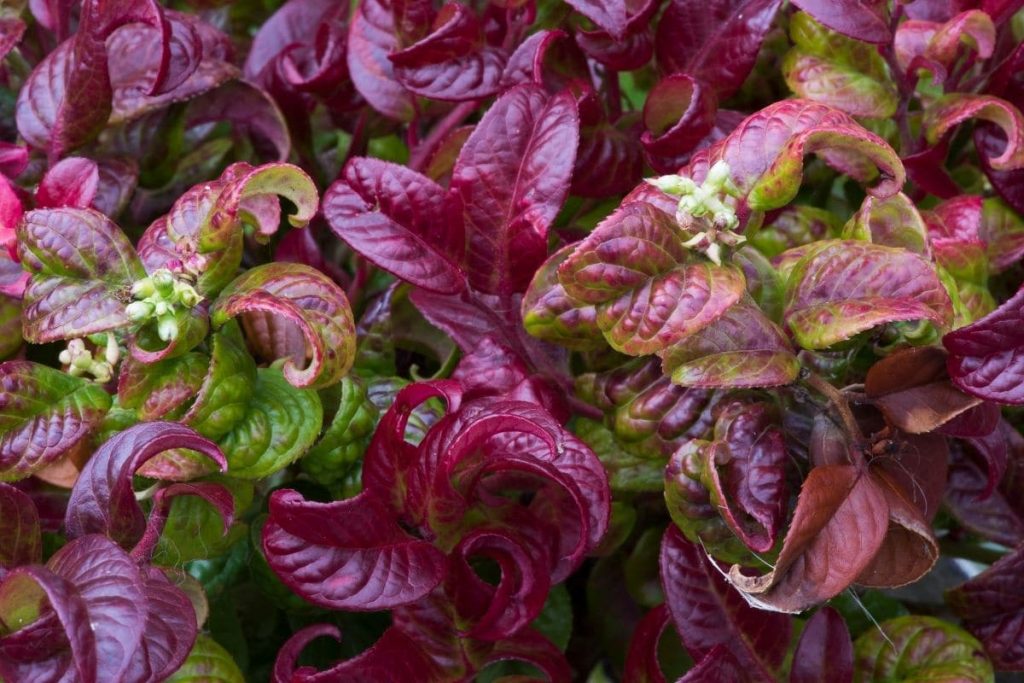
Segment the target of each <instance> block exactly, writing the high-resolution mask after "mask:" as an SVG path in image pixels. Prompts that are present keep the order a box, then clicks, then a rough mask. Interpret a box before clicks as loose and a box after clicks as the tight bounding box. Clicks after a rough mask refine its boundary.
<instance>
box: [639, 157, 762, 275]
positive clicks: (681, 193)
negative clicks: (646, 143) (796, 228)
mask: <svg viewBox="0 0 1024 683" xmlns="http://www.w3.org/2000/svg"><path fill="white" fill-rule="evenodd" d="M647 182H649V183H650V184H651V185H654V186H655V187H656V188H658V189H659V190H661V191H662V192H664V193H666V194H669V195H672V196H675V197H679V206H678V207H677V209H676V220H677V221H678V222H679V225H680V226H682V227H683V229H685V230H688V231H689V230H691V229H698V228H703V229H700V230H698V232H696V234H694V236H693V237H692V238H691V239H689V240H687V241H686V242H685V243H684V245H685V246H687V247H690V248H691V249H697V250H699V251H702V252H704V253H705V254H706V255H707V257H708V258H709V259H711V260H712V261H713V262H714V263H716V264H718V265H721V263H722V245H723V244H724V245H727V246H737V245H739V244H742V243H743V242H745V241H746V238H745V237H744V236H743V235H739V234H737V233H735V232H733V230H735V229H736V228H737V227H738V226H739V218H738V217H737V216H736V199H737V198H739V196H740V190H739V188H738V187H736V184H735V183H734V182H733V181H732V178H731V176H730V171H729V164H727V163H726V162H725V161H717V162H715V164H714V165H713V166H712V167H711V168H710V169H708V173H707V176H706V177H705V178H704V182H703V183H701V184H700V185H697V183H695V182H694V181H693V180H692V179H690V178H687V177H685V176H679V175H667V176H661V177H660V178H649V179H648V180H647Z"/></svg>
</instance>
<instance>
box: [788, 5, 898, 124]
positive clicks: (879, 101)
mask: <svg viewBox="0 0 1024 683" xmlns="http://www.w3.org/2000/svg"><path fill="white" fill-rule="evenodd" d="M789 35H790V38H791V39H792V40H793V42H794V43H795V45H794V47H793V48H792V49H791V50H790V51H789V52H787V53H786V56H785V57H784V58H783V61H782V65H781V68H782V72H783V75H784V77H785V79H786V85H788V86H789V88H790V90H792V91H793V92H795V93H796V94H797V95H799V96H800V97H804V98H807V99H809V100H812V101H815V102H821V103H823V104H828V105H831V106H833V107H836V108H838V109H841V110H843V111H844V112H846V113H847V114H850V115H851V116H863V117H865V118H875V119H884V118H889V117H891V116H893V115H894V114H895V113H896V107H897V105H898V103H899V96H898V94H897V92H896V86H895V84H894V83H893V82H892V81H891V79H890V78H889V75H888V71H887V69H886V65H885V61H884V60H883V59H882V56H881V55H880V54H879V53H878V50H877V48H876V47H875V46H874V45H868V44H866V43H863V42H860V41H858V40H853V39H851V38H847V37H846V36H844V35H842V34H840V33H835V32H833V31H830V30H828V29H827V28H825V27H824V26H822V25H821V24H819V23H818V22H816V21H815V20H814V19H813V18H811V15H809V14H807V13H805V12H798V13H797V14H795V15H793V17H792V18H791V19H790V23H789Z"/></svg>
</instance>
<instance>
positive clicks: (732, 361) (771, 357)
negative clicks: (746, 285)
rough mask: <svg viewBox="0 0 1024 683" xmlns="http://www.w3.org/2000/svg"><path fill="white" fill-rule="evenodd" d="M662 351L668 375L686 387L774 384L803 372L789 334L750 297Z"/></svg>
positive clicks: (715, 387)
mask: <svg viewBox="0 0 1024 683" xmlns="http://www.w3.org/2000/svg"><path fill="white" fill-rule="evenodd" d="M658 355H659V356H661V359H662V369H663V371H664V372H665V374H666V375H670V376H671V377H672V382H673V383H675V384H679V385H681V386H684V387H697V388H701V389H717V388H749V387H774V386H780V385H783V384H789V383H790V382H793V381H794V380H795V379H796V377H797V374H799V372H800V363H799V361H797V358H796V355H795V354H794V353H793V347H792V346H791V345H790V343H789V340H788V339H787V338H786V335H785V333H783V331H782V330H781V329H779V326H778V325H776V324H775V323H774V322H772V321H771V320H769V319H768V318H767V316H765V314H764V313H762V312H761V309H760V308H758V307H757V306H756V305H755V304H754V303H753V302H752V301H739V302H738V303H736V304H733V305H732V306H731V307H729V309H728V310H726V312H725V313H723V314H722V317H720V318H718V319H717V320H715V321H714V322H713V323H711V324H710V325H708V326H707V327H705V328H704V329H702V330H699V331H697V332H695V333H694V334H692V335H690V336H689V337H686V338H685V339H683V340H681V341H678V342H676V343H675V344H673V345H671V346H669V347H667V348H665V349H663V350H661V351H659V352H658Z"/></svg>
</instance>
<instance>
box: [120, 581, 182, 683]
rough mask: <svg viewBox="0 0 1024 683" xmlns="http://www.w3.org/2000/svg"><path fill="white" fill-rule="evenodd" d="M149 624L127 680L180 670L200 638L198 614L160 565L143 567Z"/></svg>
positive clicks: (138, 681)
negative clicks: (194, 643)
mask: <svg viewBox="0 0 1024 683" xmlns="http://www.w3.org/2000/svg"><path fill="white" fill-rule="evenodd" d="M141 571H142V581H143V590H144V591H145V594H146V602H147V607H148V609H147V611H146V624H145V630H144V632H143V636H142V641H141V642H140V643H139V648H138V649H137V650H136V651H135V656H134V657H133V658H132V661H131V663H130V665H129V667H128V670H127V671H126V672H125V677H124V679H123V680H124V683H148V682H149V681H162V680H166V679H167V678H168V677H170V676H171V675H172V674H173V673H174V672H176V671H177V670H178V667H180V666H181V665H182V664H183V663H184V662H185V660H186V658H187V657H188V654H189V651H190V650H191V649H192V644H193V642H195V640H196V634H197V631H198V626H197V624H196V613H195V609H194V608H193V607H192V603H191V602H190V601H189V599H188V597H187V596H186V595H185V594H184V593H183V592H182V591H181V589H179V588H178V587H177V586H175V585H174V584H172V583H171V582H170V581H169V580H168V579H167V576H166V575H165V574H164V573H163V571H161V570H160V569H158V568H157V567H152V566H144V567H143V568H142V570H141Z"/></svg>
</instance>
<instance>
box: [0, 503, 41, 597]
mask: <svg viewBox="0 0 1024 683" xmlns="http://www.w3.org/2000/svg"><path fill="white" fill-rule="evenodd" d="M42 544H43V539H42V535H41V532H40V525H39V512H38V511H37V510H36V505H35V503H33V502H32V498H31V497H30V496H29V495H28V494H27V493H23V492H22V491H19V490H18V489H16V488H14V487H13V486H11V485H10V484H3V483H0V581H2V580H3V577H4V574H5V573H6V570H9V569H13V568H15V567H18V566H21V565H23V564H37V563H38V562H39V561H40V560H42V557H43V545H42Z"/></svg>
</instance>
